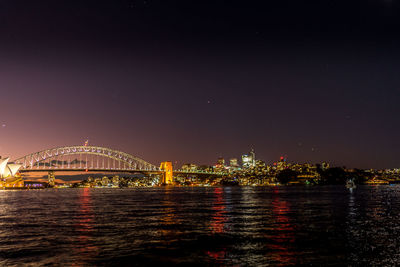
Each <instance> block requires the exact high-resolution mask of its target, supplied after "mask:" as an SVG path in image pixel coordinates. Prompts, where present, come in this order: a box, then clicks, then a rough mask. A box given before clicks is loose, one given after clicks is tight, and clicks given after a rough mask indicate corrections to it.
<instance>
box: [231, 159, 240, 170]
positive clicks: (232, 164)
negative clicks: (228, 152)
mask: <svg viewBox="0 0 400 267" xmlns="http://www.w3.org/2000/svg"><path fill="white" fill-rule="evenodd" d="M229 166H230V167H232V168H237V167H239V163H238V159H237V158H232V159H230V160H229Z"/></svg>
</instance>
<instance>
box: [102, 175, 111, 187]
mask: <svg viewBox="0 0 400 267" xmlns="http://www.w3.org/2000/svg"><path fill="white" fill-rule="evenodd" d="M109 182H110V180H109V179H108V177H107V176H104V177H103V179H101V185H102V186H108V184H109Z"/></svg>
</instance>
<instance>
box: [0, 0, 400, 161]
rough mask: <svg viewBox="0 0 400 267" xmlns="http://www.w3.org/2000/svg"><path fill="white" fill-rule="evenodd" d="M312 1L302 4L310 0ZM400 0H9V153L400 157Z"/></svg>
mask: <svg viewBox="0 0 400 267" xmlns="http://www.w3.org/2000/svg"><path fill="white" fill-rule="evenodd" d="M305 2H307V3H305ZM399 89H400V1H398V0H363V1H351V0H345V1H342V0H332V1H328V0H319V1H313V0H311V1H298V0H297V1H290V0H288V1H251V0H247V1H243V0H242V1H235V0H233V1H218V0H215V1H196V0H193V1H188V0H185V1H183V0H182V1H167V0H158V1H152V0H147V1H143V0H142V1H127V0H125V1H124V0H109V1H99V0H96V1H90V0H85V1H84V0H79V1H78V0H76V1H74V0H70V1H63V0H58V1H50V0H39V1H32V0H2V1H0V92H1V96H0V99H1V104H0V140H1V141H0V155H2V156H10V157H11V158H17V157H20V156H23V155H25V154H29V153H31V152H36V151H39V150H43V149H46V148H51V147H57V146H64V145H76V144H83V143H84V141H85V140H86V139H89V140H90V144H91V145H98V146H106V147H110V148H115V149H119V150H122V151H124V152H127V153H131V154H133V155H136V156H138V157H141V158H143V159H145V160H147V161H149V162H151V163H153V164H156V165H158V164H159V163H160V162H161V161H165V160H170V161H173V162H177V164H178V165H181V164H183V163H187V162H192V163H196V164H213V163H215V162H216V160H217V158H218V157H220V156H222V157H224V158H225V159H229V158H231V157H237V158H239V157H240V155H241V154H245V153H247V152H248V151H249V150H250V149H251V148H254V149H255V150H256V155H257V158H259V159H262V160H264V161H266V162H267V163H272V162H273V161H276V160H277V159H278V158H279V157H280V156H287V158H288V160H289V161H291V162H305V161H310V162H322V161H328V162H331V164H333V165H338V166H347V167H358V168H394V167H400V158H399V156H398V155H399V152H400V119H399V114H400V106H399V99H400V97H399V91H400V90H399Z"/></svg>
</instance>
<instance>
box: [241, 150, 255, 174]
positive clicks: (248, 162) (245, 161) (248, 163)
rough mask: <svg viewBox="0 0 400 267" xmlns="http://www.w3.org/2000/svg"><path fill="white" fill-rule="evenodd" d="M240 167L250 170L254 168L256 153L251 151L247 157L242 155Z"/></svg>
mask: <svg viewBox="0 0 400 267" xmlns="http://www.w3.org/2000/svg"><path fill="white" fill-rule="evenodd" d="M242 166H243V168H245V169H246V168H251V167H255V166H256V153H255V152H254V149H252V150H251V151H250V153H249V155H242Z"/></svg>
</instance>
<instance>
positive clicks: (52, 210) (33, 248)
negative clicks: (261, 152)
mask: <svg viewBox="0 0 400 267" xmlns="http://www.w3.org/2000/svg"><path fill="white" fill-rule="evenodd" d="M399 215H400V186H379V187H372V186H359V187H357V189H355V190H353V192H350V191H349V190H347V189H346V188H345V187H344V186H343V187H342V186H326V187H275V188H271V187H266V188H263V187H210V188H196V187H187V188H173V187H165V188H137V189H89V188H85V189H64V190H38V191H0V265H2V266H3V265H21V264H35V265H36V264H38V265H75V266H84V265H99V264H105V265H118V264H122V265H151V264H167V265H168V264H184V265H187V264H201V265H257V266H259V265H274V266H279V265H281V266H286V265H299V264H302V265H310V264H313V265H326V264H329V265H355V266H359V265H396V264H397V263H399V262H400V216H399Z"/></svg>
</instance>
